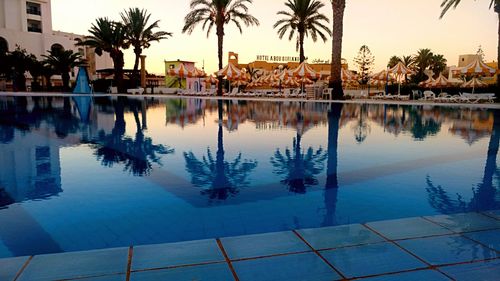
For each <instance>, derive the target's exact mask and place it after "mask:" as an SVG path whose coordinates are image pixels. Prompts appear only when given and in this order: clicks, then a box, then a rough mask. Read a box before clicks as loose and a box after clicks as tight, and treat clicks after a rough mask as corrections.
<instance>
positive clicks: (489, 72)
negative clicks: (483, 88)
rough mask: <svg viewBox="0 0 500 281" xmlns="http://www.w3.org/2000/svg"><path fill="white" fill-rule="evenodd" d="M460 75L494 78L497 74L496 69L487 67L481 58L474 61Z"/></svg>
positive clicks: (461, 70)
mask: <svg viewBox="0 0 500 281" xmlns="http://www.w3.org/2000/svg"><path fill="white" fill-rule="evenodd" d="M460 73H461V74H463V75H474V76H493V75H495V74H496V73H497V71H496V69H494V68H493V67H490V66H488V65H486V64H485V63H484V62H482V61H481V59H480V58H476V59H475V60H474V61H472V62H471V63H469V64H468V65H466V66H464V67H462V68H461V69H460Z"/></svg>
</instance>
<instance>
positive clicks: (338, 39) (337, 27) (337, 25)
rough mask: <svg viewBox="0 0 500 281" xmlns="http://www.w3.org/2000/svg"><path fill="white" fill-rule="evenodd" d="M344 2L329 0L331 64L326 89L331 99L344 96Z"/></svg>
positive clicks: (341, 0) (342, 0)
mask: <svg viewBox="0 0 500 281" xmlns="http://www.w3.org/2000/svg"><path fill="white" fill-rule="evenodd" d="M345 1H346V0H330V2H331V3H332V10H333V28H332V62H331V69H330V81H329V83H328V87H330V88H332V89H333V98H335V99H341V98H342V97H343V96H344V90H343V89H342V77H341V71H342V36H343V33H344V11H345Z"/></svg>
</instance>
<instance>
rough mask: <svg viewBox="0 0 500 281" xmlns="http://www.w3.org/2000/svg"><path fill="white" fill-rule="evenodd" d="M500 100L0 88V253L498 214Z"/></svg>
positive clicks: (30, 253)
mask: <svg viewBox="0 0 500 281" xmlns="http://www.w3.org/2000/svg"><path fill="white" fill-rule="evenodd" d="M499 139H500V111H498V110H491V109H489V110H487V109H477V108H465V107H464V108H459V107H454V108H451V107H433V106H430V105H426V106H417V105H412V106H398V105H376V104H328V103H308V102H306V103H304V102H302V103H299V102H272V101H230V100H224V101H217V100H199V99H168V98H165V99H151V98H126V97H120V98H117V97H113V98H111V97H95V98H93V99H91V98H89V97H72V98H69V97H1V98H0V258H1V257H10V256H23V255H32V254H41V253H53V252H66V251H78V250H89V249H98V248H108V247H119V246H128V245H140V244H153V243H164V242H175V241H184V240H194V239H203V238H213V237H224V236H235V235H244V234H253V233H263V232H270V231H282V230H289V229H297V228H310V227H320V226H330V225H339V224H348V223H357V222H369V221H375V220H385V219H395V218H403V217H414V216H421V215H434V214H443V213H459V212H468V211H483V210H489V209H500V192H499V188H500V186H499V170H498V168H497V167H498V161H497V154H498V144H499Z"/></svg>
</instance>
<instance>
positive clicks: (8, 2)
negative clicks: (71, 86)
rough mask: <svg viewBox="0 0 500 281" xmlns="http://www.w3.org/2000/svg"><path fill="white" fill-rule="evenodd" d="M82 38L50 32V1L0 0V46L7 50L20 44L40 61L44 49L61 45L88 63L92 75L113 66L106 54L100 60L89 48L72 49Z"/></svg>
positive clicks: (70, 34) (44, 52) (77, 47)
mask: <svg viewBox="0 0 500 281" xmlns="http://www.w3.org/2000/svg"><path fill="white" fill-rule="evenodd" d="M89 26H90V23H89ZM82 38H83V35H78V34H73V33H67V32H62V31H54V30H52V11H51V1H50V0H0V44H6V45H7V47H8V50H9V51H13V50H14V49H15V48H16V45H19V46H20V47H21V48H23V49H26V50H27V51H28V52H29V53H32V54H34V55H36V56H37V57H38V58H41V57H42V55H44V54H47V50H50V49H51V48H52V47H53V46H59V45H60V46H62V47H63V48H64V49H65V50H73V51H74V52H79V53H80V54H82V55H83V56H84V57H85V58H86V59H87V60H88V63H89V72H90V74H91V75H95V71H96V70H99V69H106V68H112V67H113V62H112V60H111V58H110V57H109V55H107V54H103V56H100V57H99V56H97V55H96V54H95V53H94V51H93V49H91V48H87V47H82V46H75V43H76V42H75V39H82ZM73 75H75V74H74V73H72V78H74V77H73Z"/></svg>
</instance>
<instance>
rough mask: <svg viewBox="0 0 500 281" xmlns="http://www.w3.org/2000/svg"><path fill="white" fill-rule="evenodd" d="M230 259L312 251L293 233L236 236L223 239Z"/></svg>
mask: <svg viewBox="0 0 500 281" xmlns="http://www.w3.org/2000/svg"><path fill="white" fill-rule="evenodd" d="M221 242H222V245H223V246H224V249H225V250H226V253H227V255H228V256H229V258H230V259H241V258H252V257H261V256H268V255H275V254H285V253H292V252H301V251H310V250H311V249H310V248H309V247H308V246H307V245H306V244H305V243H304V241H302V240H300V238H298V237H297V235H295V233H293V232H291V231H286V232H274V233H264V234H256V235H247V236H236V237H228V238H222V239H221Z"/></svg>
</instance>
